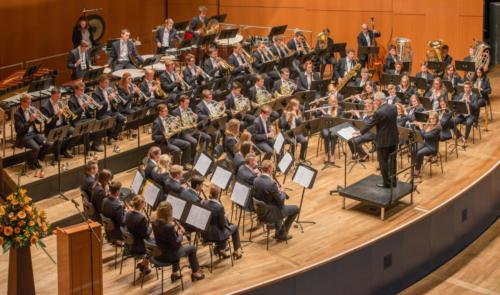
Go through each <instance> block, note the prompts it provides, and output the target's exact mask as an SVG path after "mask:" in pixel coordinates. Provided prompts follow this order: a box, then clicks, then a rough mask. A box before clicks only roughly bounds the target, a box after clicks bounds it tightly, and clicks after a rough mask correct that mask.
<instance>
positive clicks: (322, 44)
mask: <svg viewBox="0 0 500 295" xmlns="http://www.w3.org/2000/svg"><path fill="white" fill-rule="evenodd" d="M316 37H317V38H318V41H319V48H320V49H326V47H327V46H328V36H327V35H326V34H325V33H324V32H321V33H319V34H318V36H316Z"/></svg>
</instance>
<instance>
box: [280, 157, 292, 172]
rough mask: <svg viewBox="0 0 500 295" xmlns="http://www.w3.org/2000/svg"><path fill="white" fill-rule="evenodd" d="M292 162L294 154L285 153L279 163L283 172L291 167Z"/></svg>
mask: <svg viewBox="0 0 500 295" xmlns="http://www.w3.org/2000/svg"><path fill="white" fill-rule="evenodd" d="M292 162H293V158H292V155H291V154H290V153H285V155H283V157H282V158H281V160H280V162H279V163H278V169H280V171H281V172H282V173H285V171H286V170H287V169H288V167H290V165H291V164H292Z"/></svg>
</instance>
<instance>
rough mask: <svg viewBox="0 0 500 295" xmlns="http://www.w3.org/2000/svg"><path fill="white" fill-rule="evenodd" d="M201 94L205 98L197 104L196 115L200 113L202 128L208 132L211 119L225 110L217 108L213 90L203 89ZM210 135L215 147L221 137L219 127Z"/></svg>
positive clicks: (222, 113) (221, 114)
mask: <svg viewBox="0 0 500 295" xmlns="http://www.w3.org/2000/svg"><path fill="white" fill-rule="evenodd" d="M201 95H202V98H203V99H202V101H200V102H199V103H198V104H197V105H196V107H195V113H196V115H198V118H199V119H200V121H201V122H202V124H201V126H200V130H201V131H203V132H205V133H207V132H208V130H207V129H208V127H209V126H210V122H211V121H210V119H211V118H217V117H219V116H223V115H224V112H223V110H222V109H220V110H217V109H216V105H217V104H216V103H215V102H214V101H213V94H212V90H210V89H203V91H202V92H201ZM203 122H204V123H203ZM208 135H209V136H210V137H211V143H212V147H215V145H216V144H217V143H218V140H219V138H221V132H220V130H218V129H217V130H214V131H212V132H209V133H208Z"/></svg>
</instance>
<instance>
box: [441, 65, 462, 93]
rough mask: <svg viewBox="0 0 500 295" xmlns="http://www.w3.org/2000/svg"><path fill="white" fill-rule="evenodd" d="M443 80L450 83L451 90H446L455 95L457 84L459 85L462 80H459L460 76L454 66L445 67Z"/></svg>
mask: <svg viewBox="0 0 500 295" xmlns="http://www.w3.org/2000/svg"><path fill="white" fill-rule="evenodd" d="M443 80H444V81H449V82H450V83H451V87H452V89H447V90H448V91H449V92H450V93H453V94H455V92H456V89H457V86H458V84H461V83H462V82H463V81H462V78H460V76H459V75H458V74H457V71H456V69H455V65H452V64H450V65H447V66H446V69H445V72H444V75H443Z"/></svg>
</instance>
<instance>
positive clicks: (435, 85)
mask: <svg viewBox="0 0 500 295" xmlns="http://www.w3.org/2000/svg"><path fill="white" fill-rule="evenodd" d="M425 97H428V98H429V99H430V100H431V102H432V109H433V110H437V109H438V106H439V99H440V98H441V97H444V98H448V92H447V91H446V87H445V86H444V84H443V80H441V78H439V77H436V78H434V81H432V88H431V89H429V90H428V91H427V92H426V93H425Z"/></svg>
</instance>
